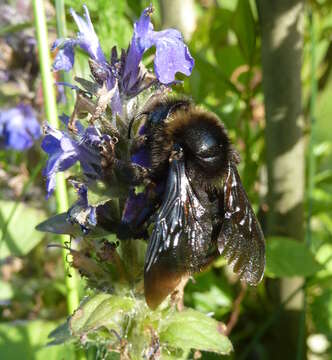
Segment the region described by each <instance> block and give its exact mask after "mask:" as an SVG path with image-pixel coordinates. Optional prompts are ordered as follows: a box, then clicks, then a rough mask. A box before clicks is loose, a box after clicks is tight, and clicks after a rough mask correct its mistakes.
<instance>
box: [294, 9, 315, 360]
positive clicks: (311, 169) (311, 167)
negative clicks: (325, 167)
mask: <svg viewBox="0 0 332 360" xmlns="http://www.w3.org/2000/svg"><path fill="white" fill-rule="evenodd" d="M309 28H310V40H311V49H310V50H311V51H310V54H311V71H310V77H311V79H310V88H311V89H310V108H309V109H310V110H309V124H310V135H309V144H308V153H307V166H308V179H307V204H308V215H307V226H306V238H305V241H306V245H307V246H308V247H309V248H310V247H311V243H312V228H311V217H312V194H313V191H314V188H315V172H316V164H315V155H314V144H315V125H316V100H317V90H318V88H317V79H316V29H315V16H314V14H313V12H312V10H311V9H310V11H309ZM306 282H307V280H306V281H305V285H304V294H303V312H302V319H301V320H302V321H301V324H300V326H301V328H300V332H299V342H298V352H297V359H298V360H300V359H303V358H304V357H305V354H304V350H305V349H304V348H303V347H304V346H303V344H304V343H305V339H304V338H305V333H306V309H307V293H306Z"/></svg>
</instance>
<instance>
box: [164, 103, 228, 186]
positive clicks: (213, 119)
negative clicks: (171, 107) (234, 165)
mask: <svg viewBox="0 0 332 360" xmlns="http://www.w3.org/2000/svg"><path fill="white" fill-rule="evenodd" d="M164 133H165V134H167V137H168V138H169V139H172V141H173V142H174V143H180V145H181V146H183V147H184V151H186V150H187V154H186V155H187V158H188V172H189V174H188V175H189V176H192V178H194V179H196V180H197V181H199V182H200V183H201V185H203V186H205V187H209V186H210V185H212V183H214V182H215V180H216V179H219V178H220V177H221V176H222V174H223V173H224V172H225V171H226V167H227V165H228V163H229V161H232V160H233V157H234V155H233V153H234V150H233V148H232V146H231V143H230V140H229V137H228V135H227V131H226V129H225V127H224V125H223V123H222V122H221V121H220V119H219V118H218V117H217V116H216V115H215V114H213V113H211V112H207V111H205V110H204V109H202V108H200V107H198V106H195V105H194V104H190V106H188V107H187V108H186V109H180V110H178V111H176V112H174V113H173V114H171V115H170V116H169V118H167V119H166V121H165V130H164ZM209 135H213V136H212V137H211V138H213V140H215V141H216V142H217V143H219V144H220V149H219V150H218V154H216V153H214V155H215V156H216V157H217V159H218V160H216V161H215V163H214V165H213V166H212V167H211V168H207V167H205V166H204V162H202V161H199V160H198V159H197V157H196V156H195V155H197V154H196V151H198V150H201V148H202V147H204V145H205V144H204V141H203V140H202V139H205V138H204V137H207V140H211V138H210V136H209ZM195 144H198V145H197V146H198V147H196V148H195ZM199 144H200V145H199Z"/></svg>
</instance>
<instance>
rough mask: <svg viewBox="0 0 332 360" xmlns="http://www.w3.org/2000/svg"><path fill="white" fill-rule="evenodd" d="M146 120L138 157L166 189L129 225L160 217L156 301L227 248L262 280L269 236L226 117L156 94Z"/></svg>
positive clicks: (241, 267)
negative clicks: (244, 177)
mask: <svg viewBox="0 0 332 360" xmlns="http://www.w3.org/2000/svg"><path fill="white" fill-rule="evenodd" d="M139 119H140V120H141V121H142V122H143V125H142V126H141V128H140V132H141V134H140V136H144V139H145V141H144V142H143V143H142V145H141V148H139V149H137V148H135V149H134V150H133V153H134V158H135V159H136V157H135V154H136V153H138V152H140V154H143V155H144V157H146V158H147V159H148V161H147V163H148V165H146V167H147V169H148V175H147V179H146V180H148V181H149V182H150V183H151V184H154V186H155V187H156V188H158V189H159V193H158V194H157V196H155V197H154V199H155V203H154V204H153V206H151V204H149V205H148V204H146V206H145V209H146V208H147V207H148V206H150V207H149V209H150V210H149V211H146V212H145V217H142V216H139V215H137V216H136V215H135V216H133V217H132V221H133V222H132V224H130V222H129V224H128V225H129V226H132V228H133V230H135V229H134V228H135V227H139V228H140V229H141V228H142V226H143V227H144V225H145V224H148V223H151V222H152V223H153V231H152V234H151V236H150V238H149V243H148V250H147V254H146V259H145V273H144V282H145V285H144V286H145V296H146V300H147V303H148V304H149V306H150V307H152V308H155V307H156V306H157V305H159V303H160V302H161V301H162V300H163V299H164V298H165V297H166V296H167V295H168V294H170V293H172V292H173V291H174V289H175V288H176V286H177V285H178V284H180V282H181V280H182V278H183V277H185V276H188V275H190V274H193V273H195V272H198V271H201V270H202V269H204V268H205V267H206V266H207V265H208V264H209V263H210V262H211V261H212V260H214V259H215V258H216V257H217V256H219V255H220V254H223V255H224V256H225V257H226V258H227V260H228V262H229V263H230V264H231V265H232V266H233V270H234V271H235V272H237V273H239V275H240V277H241V279H243V280H245V281H246V282H248V283H249V284H253V285H255V284H257V283H258V282H259V281H260V280H261V278H262V275H263V271H264V264H265V255H264V237H263V233H262V231H261V229H260V226H259V223H258V221H257V219H256V217H255V214H254V212H253V210H252V207H251V205H250V203H249V200H248V198H247V195H246V193H245V190H244V189H243V187H242V184H241V181H240V177H239V175H238V172H237V169H236V166H237V164H238V162H239V156H238V155H237V153H236V151H235V150H234V149H233V148H232V146H231V143H230V140H229V138H228V135H227V132H226V130H225V128H224V125H223V124H222V122H221V121H220V120H219V119H218V117H217V116H216V115H214V114H213V113H210V112H207V111H204V110H202V109H201V108H199V107H197V106H196V105H194V104H193V103H192V102H191V101H189V100H187V99H176V98H163V97H154V98H152V99H151V100H150V101H148V103H147V105H146V106H145V108H144V109H143V111H142V112H141V113H140V115H139ZM137 158H138V159H139V157H137ZM138 162H139V161H138ZM140 213H142V211H139V212H137V214H140ZM138 217H140V221H139V222H138V221H137V218H138ZM133 224H135V225H134V226H133Z"/></svg>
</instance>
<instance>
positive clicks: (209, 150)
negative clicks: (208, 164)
mask: <svg viewBox="0 0 332 360" xmlns="http://www.w3.org/2000/svg"><path fill="white" fill-rule="evenodd" d="M220 148H221V145H214V146H210V147H204V146H202V147H201V148H200V150H199V151H198V152H197V153H196V155H197V156H198V157H200V158H203V159H207V158H211V157H215V156H218V154H219V153H220Z"/></svg>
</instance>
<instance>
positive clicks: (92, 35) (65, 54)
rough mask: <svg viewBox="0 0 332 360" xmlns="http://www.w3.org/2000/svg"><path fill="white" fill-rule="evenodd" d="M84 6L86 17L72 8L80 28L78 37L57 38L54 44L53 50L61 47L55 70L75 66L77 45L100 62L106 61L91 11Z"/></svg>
mask: <svg viewBox="0 0 332 360" xmlns="http://www.w3.org/2000/svg"><path fill="white" fill-rule="evenodd" d="M83 8H84V12H85V13H84V17H85V19H83V18H82V17H81V16H79V15H77V14H76V12H75V11H74V10H73V9H71V10H70V12H71V15H72V17H73V18H74V20H75V22H76V25H77V27H78V29H79V32H78V33H77V38H76V39H57V40H56V41H55V42H54V43H53V45H52V48H51V50H52V51H54V50H55V49H59V50H58V53H57V55H56V57H55V59H54V63H53V70H54V71H59V70H64V71H69V70H70V69H71V68H72V67H73V65H74V48H75V46H79V47H80V48H81V49H82V50H84V51H86V52H87V53H88V54H89V56H90V57H91V58H92V59H93V60H95V61H97V62H98V63H100V64H104V63H106V58H105V55H104V53H103V51H102V49H101V47H100V43H99V40H98V37H97V34H96V32H95V30H94V28H93V25H92V23H91V19H90V15H89V11H88V9H87V7H86V6H85V5H83Z"/></svg>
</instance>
